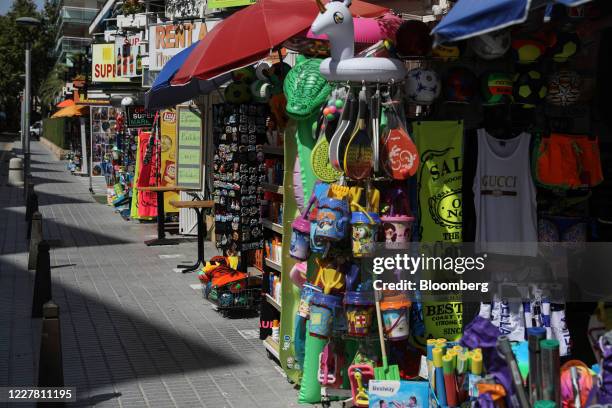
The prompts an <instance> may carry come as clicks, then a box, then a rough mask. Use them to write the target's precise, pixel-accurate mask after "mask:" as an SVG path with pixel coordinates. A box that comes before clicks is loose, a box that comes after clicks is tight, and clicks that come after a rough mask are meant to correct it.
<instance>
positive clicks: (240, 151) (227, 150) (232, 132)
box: [213, 104, 269, 254]
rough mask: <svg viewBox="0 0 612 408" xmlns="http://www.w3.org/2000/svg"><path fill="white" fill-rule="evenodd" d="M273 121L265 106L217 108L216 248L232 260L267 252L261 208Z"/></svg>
mask: <svg viewBox="0 0 612 408" xmlns="http://www.w3.org/2000/svg"><path fill="white" fill-rule="evenodd" d="M268 116H269V109H268V106H267V105H264V104H238V105H235V104H219V105H214V106H213V121H214V125H213V136H214V144H215V150H214V162H213V187H214V201H215V231H216V234H215V235H216V238H217V240H216V246H217V248H219V249H223V250H225V251H228V252H229V253H230V254H235V253H236V252H239V251H246V250H252V249H261V248H263V230H262V225H261V220H260V202H261V198H262V196H263V191H262V188H261V183H263V182H265V181H266V166H265V162H264V154H263V148H262V145H263V144H264V143H265V141H266V132H267V128H266V121H267V118H268Z"/></svg>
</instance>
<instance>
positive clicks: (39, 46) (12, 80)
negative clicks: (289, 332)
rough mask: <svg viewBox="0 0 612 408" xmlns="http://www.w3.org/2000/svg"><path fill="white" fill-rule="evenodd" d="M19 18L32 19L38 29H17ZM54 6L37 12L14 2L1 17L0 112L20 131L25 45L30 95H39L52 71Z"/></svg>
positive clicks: (29, 0) (29, 1)
mask: <svg viewBox="0 0 612 408" xmlns="http://www.w3.org/2000/svg"><path fill="white" fill-rule="evenodd" d="M19 17H34V18H37V19H39V20H41V23H42V24H41V26H40V27H36V28H24V27H20V26H18V25H17V23H16V22H15V20H16V19H17V18H19ZM56 18H57V5H55V4H52V3H51V2H49V0H47V1H46V3H45V7H44V10H43V11H42V13H41V12H39V11H38V10H37V9H36V5H35V3H34V2H33V0H14V2H13V6H12V7H11V10H10V11H9V12H8V13H7V14H6V15H3V16H0V106H1V108H0V110H4V111H5V112H6V113H7V117H8V122H9V123H11V124H12V125H13V127H14V128H15V129H16V128H18V127H19V123H20V120H19V114H20V108H19V106H20V100H19V95H20V93H21V92H22V90H23V86H24V79H23V78H22V75H23V74H24V72H25V66H24V60H25V53H24V49H25V44H26V41H29V42H30V43H31V44H32V95H38V91H39V88H40V85H41V83H42V82H43V80H44V79H45V78H46V77H47V75H49V73H50V72H51V71H52V68H53V63H54V59H53V57H52V56H51V54H50V53H51V52H52V50H53V46H54V42H53V41H54V39H55V26H54V24H55V22H56Z"/></svg>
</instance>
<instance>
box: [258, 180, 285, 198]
mask: <svg viewBox="0 0 612 408" xmlns="http://www.w3.org/2000/svg"><path fill="white" fill-rule="evenodd" d="M261 187H262V188H263V189H264V191H269V192H271V193H276V194H281V195H282V194H283V186H279V185H276V184H270V183H261Z"/></svg>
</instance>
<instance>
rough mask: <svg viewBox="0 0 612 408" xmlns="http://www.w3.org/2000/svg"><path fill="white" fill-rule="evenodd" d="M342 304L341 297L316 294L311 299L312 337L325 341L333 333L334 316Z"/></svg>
mask: <svg viewBox="0 0 612 408" xmlns="http://www.w3.org/2000/svg"><path fill="white" fill-rule="evenodd" d="M341 304H342V298H340V296H334V295H326V294H324V293H314V294H313V295H312V298H311V299H310V335H311V336H315V337H320V338H323V339H326V338H329V336H330V335H331V333H332V324H333V321H334V314H335V312H336V310H337V309H338V308H339V307H340V305H341Z"/></svg>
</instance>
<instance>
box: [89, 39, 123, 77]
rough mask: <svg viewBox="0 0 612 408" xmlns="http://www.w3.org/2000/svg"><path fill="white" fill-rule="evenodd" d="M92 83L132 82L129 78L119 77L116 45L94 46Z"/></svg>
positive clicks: (92, 50)
mask: <svg viewBox="0 0 612 408" xmlns="http://www.w3.org/2000/svg"><path fill="white" fill-rule="evenodd" d="M91 47H92V49H91V52H92V63H91V81H92V82H130V79H129V78H121V77H118V76H117V60H116V58H115V44H114V43H113V44H92V46H91Z"/></svg>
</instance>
